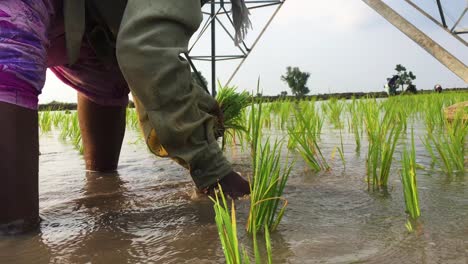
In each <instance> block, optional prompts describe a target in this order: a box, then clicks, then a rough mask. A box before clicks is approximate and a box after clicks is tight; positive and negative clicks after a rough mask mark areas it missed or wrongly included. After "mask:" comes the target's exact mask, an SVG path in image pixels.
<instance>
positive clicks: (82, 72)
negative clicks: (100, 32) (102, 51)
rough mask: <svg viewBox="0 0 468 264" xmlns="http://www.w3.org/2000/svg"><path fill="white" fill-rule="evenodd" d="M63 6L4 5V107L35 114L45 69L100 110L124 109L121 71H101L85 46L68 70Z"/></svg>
mask: <svg viewBox="0 0 468 264" xmlns="http://www.w3.org/2000/svg"><path fill="white" fill-rule="evenodd" d="M61 4H62V0H0V101H2V102H7V103H11V104H15V105H19V106H22V107H26V108H29V109H37V103H38V98H37V97H38V95H39V94H40V93H41V90H42V88H43V86H44V83H45V73H46V70H47V67H50V69H51V70H52V72H53V73H54V74H55V75H56V76H57V77H58V78H59V79H60V80H62V81H63V82H64V83H66V84H67V85H69V86H71V87H73V88H74V89H76V90H77V91H78V92H80V93H81V94H82V95H84V96H85V97H87V98H88V99H90V100H92V101H94V102H96V103H98V104H102V105H126V104H127V102H128V93H129V90H128V86H127V83H126V82H125V79H124V78H123V76H122V74H121V72H120V69H119V67H118V65H103V64H102V63H101V62H100V61H99V60H98V59H97V57H96V55H95V54H94V52H93V50H92V49H91V48H90V47H89V46H87V45H86V44H84V45H83V47H82V50H81V56H80V58H79V60H78V62H77V63H76V64H74V65H73V66H67V65H66V63H67V56H66V49H65V35H64V29H63V28H64V27H63V18H62V17H61V16H59V14H58V15H57V16H55V12H54V8H55V9H57V10H60V9H61Z"/></svg>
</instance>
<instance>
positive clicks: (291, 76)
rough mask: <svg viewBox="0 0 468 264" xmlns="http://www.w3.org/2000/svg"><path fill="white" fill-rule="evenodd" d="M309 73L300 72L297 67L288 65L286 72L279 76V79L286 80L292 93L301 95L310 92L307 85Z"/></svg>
mask: <svg viewBox="0 0 468 264" xmlns="http://www.w3.org/2000/svg"><path fill="white" fill-rule="evenodd" d="M309 77H310V73H308V72H302V71H301V70H300V69H299V68H298V67H294V68H293V67H291V66H288V67H287V68H286V74H285V75H282V76H281V80H282V81H284V82H286V83H287V84H288V86H289V88H290V89H291V92H292V94H294V95H295V96H297V97H302V96H304V95H306V94H308V93H309V92H310V90H309V88H308V87H307V81H308V80H309Z"/></svg>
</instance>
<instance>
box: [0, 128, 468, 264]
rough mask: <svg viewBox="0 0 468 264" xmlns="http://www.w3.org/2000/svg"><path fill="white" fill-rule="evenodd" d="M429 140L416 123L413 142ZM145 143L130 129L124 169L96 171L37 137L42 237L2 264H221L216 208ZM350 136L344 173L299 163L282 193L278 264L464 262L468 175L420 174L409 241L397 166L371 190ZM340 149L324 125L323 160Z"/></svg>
mask: <svg viewBox="0 0 468 264" xmlns="http://www.w3.org/2000/svg"><path fill="white" fill-rule="evenodd" d="M423 133H424V129H422V128H421V126H419V128H417V130H416V136H417V138H418V137H419V136H422V135H423ZM138 138H139V136H138V133H136V132H134V131H131V130H130V131H127V135H126V138H125V143H124V146H123V149H122V155H121V162H120V166H119V172H118V173H115V174H96V173H89V172H85V171H84V170H83V167H84V163H83V160H82V159H81V157H80V156H79V155H78V153H77V152H76V151H75V150H74V149H73V148H72V147H71V146H70V145H68V144H64V143H62V142H60V141H59V140H58V139H57V132H56V133H50V134H47V135H43V136H41V153H42V155H41V157H40V212H41V217H42V219H43V221H42V223H41V226H40V230H39V231H38V232H36V233H33V234H28V235H23V236H14V237H0V263H222V262H223V255H222V250H221V247H220V243H219V241H218V236H217V230H216V227H215V225H214V220H213V217H214V215H213V212H212V207H211V206H212V205H211V202H210V201H209V200H207V199H206V198H203V197H198V196H197V195H195V192H194V187H193V185H192V183H191V180H190V178H189V175H188V173H187V172H186V171H185V170H183V169H181V168H180V167H179V166H178V165H176V164H175V163H173V162H172V161H170V160H165V159H158V158H155V157H153V156H152V155H151V154H150V153H149V152H148V151H147V150H146V148H145V146H144V143H143V142H141V140H138ZM343 140H344V144H345V146H344V149H345V156H346V165H345V167H344V166H343V164H342V162H341V160H340V159H339V155H335V158H334V159H331V161H330V164H331V166H332V168H333V169H332V170H331V171H329V172H320V173H313V172H311V171H309V170H308V169H307V168H306V166H305V164H304V163H303V162H302V161H300V159H298V161H297V163H296V165H295V167H294V170H293V172H292V175H291V178H290V181H289V183H288V186H287V188H286V190H285V196H286V198H287V199H288V200H289V206H288V210H287V212H286V215H285V217H284V220H283V222H282V224H281V225H280V228H279V231H278V232H276V233H274V234H272V240H273V254H274V263H460V264H466V263H467V261H468V186H467V175H461V176H458V177H453V178H448V177H447V176H445V175H444V174H443V173H442V172H440V171H438V170H437V168H435V169H434V170H429V169H428V170H419V171H418V181H419V182H418V183H419V192H420V200H421V201H420V202H421V211H422V217H421V221H420V225H419V227H418V230H417V232H415V233H412V234H409V233H408V232H407V231H406V228H405V225H404V224H405V221H406V216H405V213H404V201H403V199H402V193H401V186H400V185H401V183H400V181H399V179H398V171H397V168H398V167H399V164H398V162H396V163H395V164H394V166H393V167H394V168H395V169H394V170H393V171H392V175H391V178H390V185H391V188H390V189H391V190H390V195H389V196H382V195H378V194H372V193H369V192H367V184H366V182H365V180H364V179H365V175H366V172H365V156H366V146H365V141H364V142H363V143H364V145H363V146H362V150H361V152H360V153H356V152H355V151H354V148H355V145H354V139H353V136H352V135H351V134H346V133H344V134H343ZM416 142H417V143H418V142H419V141H418V140H417V141H416ZM338 145H339V132H338V131H337V130H334V129H325V130H324V134H323V136H322V143H321V146H322V147H323V150H324V153H325V155H326V157H327V158H330V157H331V153H332V152H333V148H334V147H335V146H338ZM402 145H403V143H402V144H400V146H399V147H400V148H401V146H402ZM417 145H418V146H417V156H418V163H420V164H422V165H424V166H426V167H428V168H429V167H430V158H429V156H428V155H427V154H426V151H425V149H424V146H423V145H422V144H420V143H419V144H417ZM397 153H399V151H397ZM227 155H228V157H229V158H230V159H231V160H232V161H233V163H234V166H235V167H236V169H237V170H239V171H241V172H242V173H244V174H248V173H249V154H248V152H242V150H241V149H240V148H234V149H231V150H229V151H228V153H227ZM396 158H397V159H399V154H397V155H396ZM247 208H248V204H247V201H240V202H238V213H239V222H245V219H246V212H247ZM241 237H242V239H241V240H242V243H243V244H245V245H246V246H247V248H249V246H250V242H249V239H248V237H247V236H245V234H241Z"/></svg>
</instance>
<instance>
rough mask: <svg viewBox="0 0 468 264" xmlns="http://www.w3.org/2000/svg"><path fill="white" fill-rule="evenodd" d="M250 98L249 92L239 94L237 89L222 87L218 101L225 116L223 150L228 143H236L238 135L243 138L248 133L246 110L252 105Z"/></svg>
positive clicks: (217, 97)
mask: <svg viewBox="0 0 468 264" xmlns="http://www.w3.org/2000/svg"><path fill="white" fill-rule="evenodd" d="M250 98H251V96H250V95H249V93H248V92H241V93H237V92H236V88H235V87H220V89H219V91H218V94H217V96H216V100H217V101H218V104H219V106H220V108H221V111H222V112H223V115H224V128H225V134H224V137H223V148H224V146H225V145H226V143H232V142H235V138H236V135H237V136H238V137H239V138H242V137H243V135H242V134H244V133H246V131H247V129H246V127H245V126H244V124H245V122H246V121H245V113H244V110H245V108H246V107H247V106H248V105H249V104H250V101H251V99H250Z"/></svg>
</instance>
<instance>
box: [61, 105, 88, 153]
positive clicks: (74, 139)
mask: <svg viewBox="0 0 468 264" xmlns="http://www.w3.org/2000/svg"><path fill="white" fill-rule="evenodd" d="M60 138H61V139H62V140H64V141H69V142H71V143H72V145H73V146H74V147H75V149H77V150H78V151H79V152H80V154H83V142H82V139H81V130H80V124H79V121H78V113H77V112H76V111H75V112H72V113H70V114H68V115H66V118H64V120H63V123H62V127H61V132H60Z"/></svg>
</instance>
